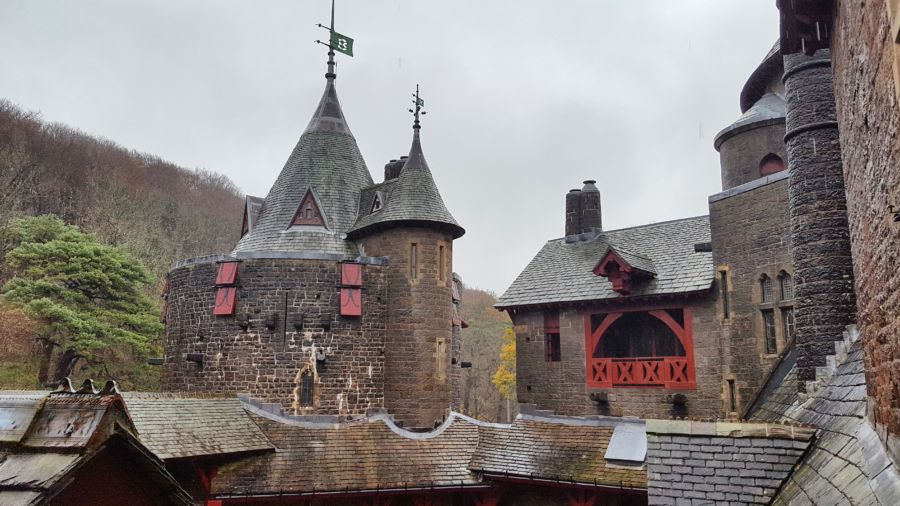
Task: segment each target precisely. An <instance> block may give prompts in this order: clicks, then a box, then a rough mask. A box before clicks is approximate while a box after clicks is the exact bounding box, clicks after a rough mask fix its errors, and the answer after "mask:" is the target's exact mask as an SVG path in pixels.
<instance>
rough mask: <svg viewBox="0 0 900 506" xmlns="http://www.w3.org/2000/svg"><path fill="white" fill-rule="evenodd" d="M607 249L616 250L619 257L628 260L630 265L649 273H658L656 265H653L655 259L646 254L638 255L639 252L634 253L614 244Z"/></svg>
mask: <svg viewBox="0 0 900 506" xmlns="http://www.w3.org/2000/svg"><path fill="white" fill-rule="evenodd" d="M607 251H612V252H614V253H615V254H616V255H618V256H619V258H621V259H622V260H624V261H626V262H628V265H630V266H632V267H634V268H635V269H638V270H641V271H644V272H646V273H648V274H654V275H655V274H656V266H654V265H653V260H650V259H649V258H647V257H645V256H642V255H638V254H637V253H632V252H630V251H628V250H625V249H622V248H615V247H613V246H610V247H609V248H607Z"/></svg>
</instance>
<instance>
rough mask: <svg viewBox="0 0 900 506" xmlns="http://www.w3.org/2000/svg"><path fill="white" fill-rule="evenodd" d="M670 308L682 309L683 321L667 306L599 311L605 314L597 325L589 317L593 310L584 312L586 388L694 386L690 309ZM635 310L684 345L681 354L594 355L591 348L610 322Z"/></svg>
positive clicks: (678, 387)
mask: <svg viewBox="0 0 900 506" xmlns="http://www.w3.org/2000/svg"><path fill="white" fill-rule="evenodd" d="M672 309H675V310H678V311H682V312H683V318H682V321H683V322H684V323H683V324H681V323H679V322H678V321H676V320H675V318H673V317H672V315H671V314H670V313H669V311H668V310H666V309H649V310H648V309H646V308H629V309H617V310H616V311H610V312H606V313H602V314H603V315H604V316H603V318H602V320H601V321H600V324H599V325H598V326H596V328H593V326H592V325H591V316H592V315H593V314H596V313H592V312H591V311H586V312H585V314H584V329H585V354H584V355H585V371H586V372H587V378H586V381H587V386H588V387H589V388H641V387H656V388H658V387H663V388H671V389H695V388H697V380H696V373H695V370H694V338H693V330H692V327H691V311H690V309H688V308H672ZM634 312H644V313H645V314H647V315H650V316H652V317H653V318H656V319H658V320H659V321H660V322H662V323H663V324H665V326H666V327H667V328H668V329H669V330H671V331H672V333H673V334H674V335H675V337H676V338H677V339H678V342H679V343H680V344H681V346H682V347H683V349H684V355H683V356H682V355H674V356H635V357H615V358H613V357H595V356H594V350H596V349H597V348H598V345H600V343H601V341H602V339H603V337H604V335H605V334H606V332H607V331H608V330H609V329H610V327H611V326H612V325H613V323H615V322H616V321H617V320H619V319H620V318H621V317H622V316H623V315H625V314H626V313H634Z"/></svg>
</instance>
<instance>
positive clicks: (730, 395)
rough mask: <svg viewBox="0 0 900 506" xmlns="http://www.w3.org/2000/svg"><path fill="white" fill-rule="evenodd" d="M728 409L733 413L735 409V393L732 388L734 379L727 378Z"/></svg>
mask: <svg viewBox="0 0 900 506" xmlns="http://www.w3.org/2000/svg"><path fill="white" fill-rule="evenodd" d="M728 411H729V412H731V413H734V412H736V411H737V393H736V392H735V388H734V380H733V379H730V380H728Z"/></svg>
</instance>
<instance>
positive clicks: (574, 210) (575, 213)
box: [566, 188, 581, 236]
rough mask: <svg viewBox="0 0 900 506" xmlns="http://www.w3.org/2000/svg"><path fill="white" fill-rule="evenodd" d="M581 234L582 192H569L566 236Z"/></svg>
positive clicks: (575, 190) (577, 190)
mask: <svg viewBox="0 0 900 506" xmlns="http://www.w3.org/2000/svg"><path fill="white" fill-rule="evenodd" d="M580 233H581V190H579V189H577V188H576V189H574V190H569V193H567V194H566V235H567V236H569V235H575V234H580Z"/></svg>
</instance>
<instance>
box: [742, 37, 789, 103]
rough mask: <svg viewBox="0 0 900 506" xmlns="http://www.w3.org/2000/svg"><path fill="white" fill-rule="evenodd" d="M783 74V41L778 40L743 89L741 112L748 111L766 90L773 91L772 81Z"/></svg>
mask: <svg viewBox="0 0 900 506" xmlns="http://www.w3.org/2000/svg"><path fill="white" fill-rule="evenodd" d="M782 74H784V60H783V58H782V55H781V41H779V40H776V41H775V44H773V45H772V47H771V49H769V52H767V53H766V55H765V56H764V57H763V59H762V61H761V62H760V64H759V65H758V66H757V67H756V68H755V69H754V70H753V72H752V73H751V74H750V77H749V78H747V82H746V83H744V88H743V89H741V95H740V104H741V112H742V113H743V112H747V110H748V109H750V108H751V107H753V104H755V103H756V102H757V101H758V100H759V99H760V98H761V97H762V96H763V95H765V94H766V92H768V91H771V86H770V85H771V83H772V81H773V80H775V79H779V80H780V79H781V75H782Z"/></svg>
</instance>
